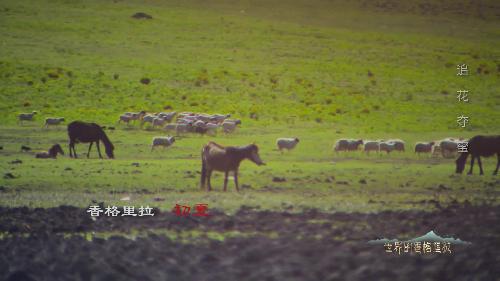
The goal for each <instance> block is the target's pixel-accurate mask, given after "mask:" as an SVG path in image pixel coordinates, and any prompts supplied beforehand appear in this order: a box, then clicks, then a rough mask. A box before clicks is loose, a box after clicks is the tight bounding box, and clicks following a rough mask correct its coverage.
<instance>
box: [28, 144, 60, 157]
mask: <svg viewBox="0 0 500 281" xmlns="http://www.w3.org/2000/svg"><path fill="white" fill-rule="evenodd" d="M58 153H61V155H64V151H63V150H62V147H61V146H60V145H59V144H58V143H56V144H54V145H53V146H52V147H51V148H50V149H49V151H48V152H39V153H37V154H35V157H36V158H42V159H47V158H53V159H56V158H57V154H58Z"/></svg>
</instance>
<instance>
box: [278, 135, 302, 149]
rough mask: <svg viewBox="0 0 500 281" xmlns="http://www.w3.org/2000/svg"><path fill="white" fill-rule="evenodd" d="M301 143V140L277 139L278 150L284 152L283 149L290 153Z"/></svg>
mask: <svg viewBox="0 0 500 281" xmlns="http://www.w3.org/2000/svg"><path fill="white" fill-rule="evenodd" d="M298 143H299V138H278V139H276V145H277V146H278V149H279V150H280V151H281V152H283V149H286V150H288V151H290V150H292V149H294V148H295V146H297V144H298Z"/></svg>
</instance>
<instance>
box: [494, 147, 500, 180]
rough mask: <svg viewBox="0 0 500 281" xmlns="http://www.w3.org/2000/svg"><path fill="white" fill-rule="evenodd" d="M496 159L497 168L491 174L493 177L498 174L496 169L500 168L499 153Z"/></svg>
mask: <svg viewBox="0 0 500 281" xmlns="http://www.w3.org/2000/svg"><path fill="white" fill-rule="evenodd" d="M497 158H498V161H497V168H496V169H495V171H494V172H493V175H497V174H498V167H500V152H499V153H497Z"/></svg>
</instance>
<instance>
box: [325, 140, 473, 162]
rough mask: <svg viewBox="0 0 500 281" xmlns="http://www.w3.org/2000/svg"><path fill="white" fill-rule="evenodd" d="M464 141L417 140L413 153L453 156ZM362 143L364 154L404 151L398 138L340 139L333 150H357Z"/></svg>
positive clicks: (402, 142) (402, 144) (402, 143)
mask: <svg viewBox="0 0 500 281" xmlns="http://www.w3.org/2000/svg"><path fill="white" fill-rule="evenodd" d="M461 142H465V140H463V139H456V138H445V139H442V140H438V141H431V142H417V143H416V144H415V149H414V151H415V153H418V154H421V153H430V154H432V155H433V156H439V155H442V156H443V157H445V158H448V157H454V156H455V154H456V152H457V151H458V145H459V143H461ZM362 145H363V151H364V152H366V154H370V152H386V153H387V154H389V153H391V152H392V151H401V152H403V151H405V142H404V141H403V140H400V139H390V140H360V139H359V140H355V139H340V140H338V141H337V142H336V143H335V145H334V147H333V149H334V151H335V152H340V151H357V150H359V148H360V147H361V146H362Z"/></svg>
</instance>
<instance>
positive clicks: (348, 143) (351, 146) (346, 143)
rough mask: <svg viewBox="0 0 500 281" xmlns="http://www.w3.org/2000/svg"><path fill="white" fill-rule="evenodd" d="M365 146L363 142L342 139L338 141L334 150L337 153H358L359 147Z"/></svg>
mask: <svg viewBox="0 0 500 281" xmlns="http://www.w3.org/2000/svg"><path fill="white" fill-rule="evenodd" d="M362 144H363V140H354V139H340V140H338V141H337V142H336V143H335V145H334V147H333V150H335V151H336V152H339V151H356V150H358V147H359V146H360V145H362Z"/></svg>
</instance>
